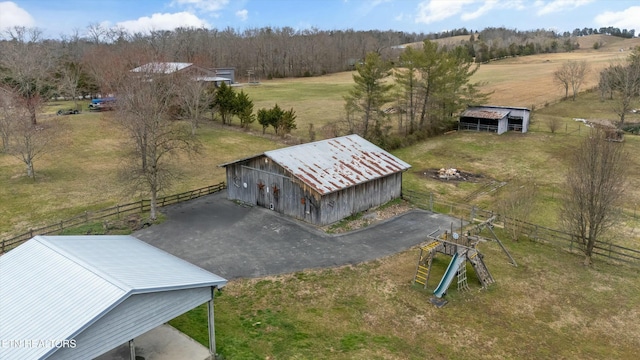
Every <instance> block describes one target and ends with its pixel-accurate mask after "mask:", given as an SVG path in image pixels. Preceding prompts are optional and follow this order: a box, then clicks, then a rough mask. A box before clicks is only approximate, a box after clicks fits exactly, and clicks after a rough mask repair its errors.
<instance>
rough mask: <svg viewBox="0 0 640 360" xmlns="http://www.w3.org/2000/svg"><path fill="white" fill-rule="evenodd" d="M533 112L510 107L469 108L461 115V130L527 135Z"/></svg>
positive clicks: (485, 106) (459, 123) (487, 106)
mask: <svg viewBox="0 0 640 360" xmlns="http://www.w3.org/2000/svg"><path fill="white" fill-rule="evenodd" d="M530 114H531V110H529V109H527V108H521V107H508V106H493V105H483V106H469V107H468V108H467V110H465V111H464V112H463V113H462V114H461V115H460V121H459V122H458V129H459V130H471V131H488V132H495V133H498V134H502V133H504V132H507V131H516V132H521V133H526V132H527V130H528V129H529V116H530Z"/></svg>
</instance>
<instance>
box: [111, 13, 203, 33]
mask: <svg viewBox="0 0 640 360" xmlns="http://www.w3.org/2000/svg"><path fill="white" fill-rule="evenodd" d="M116 26H119V27H122V28H124V29H125V30H127V31H129V32H148V31H150V30H173V29H175V28H177V27H195V28H201V27H205V28H206V27H210V25H209V24H208V23H207V22H206V21H204V20H202V19H200V18H198V17H197V16H195V15H193V14H191V13H188V12H185V11H183V12H179V13H174V14H169V13H165V14H158V13H156V14H153V15H151V17H148V16H143V17H141V18H138V19H137V20H128V21H122V22H119V23H117V24H116Z"/></svg>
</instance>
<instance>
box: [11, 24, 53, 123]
mask: <svg viewBox="0 0 640 360" xmlns="http://www.w3.org/2000/svg"><path fill="white" fill-rule="evenodd" d="M6 34H7V37H8V38H9V41H8V42H6V43H5V44H4V49H3V51H2V53H0V74H2V73H4V74H2V75H3V76H2V77H0V78H1V79H2V82H3V83H4V85H5V86H6V87H10V88H11V89H12V92H14V93H17V94H19V95H20V96H21V97H22V98H23V99H24V101H21V104H22V105H23V106H25V108H26V109H27V110H28V111H29V116H30V118H31V123H32V124H34V125H35V124H37V114H38V112H39V109H40V107H41V106H42V104H43V103H44V101H45V98H46V96H45V92H46V89H47V86H48V79H49V78H50V75H51V69H52V65H53V62H52V59H51V56H49V51H48V49H47V47H46V46H45V44H44V43H43V42H42V39H41V36H42V33H41V31H40V30H38V29H36V28H26V27H14V28H11V29H7V31H6Z"/></svg>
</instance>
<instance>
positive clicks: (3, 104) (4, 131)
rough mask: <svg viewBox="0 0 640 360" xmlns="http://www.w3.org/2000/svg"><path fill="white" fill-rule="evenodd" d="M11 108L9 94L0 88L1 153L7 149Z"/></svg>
mask: <svg viewBox="0 0 640 360" xmlns="http://www.w3.org/2000/svg"><path fill="white" fill-rule="evenodd" d="M13 108H14V105H13V99H12V96H11V92H10V91H8V90H6V89H4V88H1V87H0V139H2V151H3V152H6V151H7V150H8V149H9V136H10V135H11V119H12V115H13V114H12V112H13Z"/></svg>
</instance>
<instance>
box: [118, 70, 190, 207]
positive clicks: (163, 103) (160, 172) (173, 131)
mask: <svg viewBox="0 0 640 360" xmlns="http://www.w3.org/2000/svg"><path fill="white" fill-rule="evenodd" d="M151 76H153V78H150V77H133V76H131V75H130V76H129V78H128V81H123V82H122V83H121V85H120V87H119V88H118V105H117V107H116V109H117V113H116V116H115V117H114V118H115V121H116V122H117V123H118V124H119V125H120V127H121V128H122V129H124V131H125V132H126V134H127V135H128V138H127V142H128V144H129V148H130V152H129V155H128V157H127V165H126V166H125V168H124V169H123V170H124V171H123V175H124V177H125V178H126V179H127V180H129V181H130V182H131V185H133V186H134V188H135V189H137V190H142V191H145V192H148V193H149V195H150V197H151V211H150V218H151V220H156V218H157V207H158V205H157V197H158V193H159V192H161V191H162V190H164V189H165V188H167V187H168V186H170V184H171V181H172V180H173V179H174V178H175V177H176V176H177V174H176V173H175V172H174V171H173V166H172V165H173V164H172V159H174V158H175V156H176V155H178V154H179V153H183V152H185V153H189V154H191V153H192V152H194V151H197V148H198V145H199V143H198V141H197V139H196V138H194V137H193V136H192V135H191V131H190V126H189V125H188V124H186V123H185V122H182V121H175V120H172V119H171V114H170V113H171V110H170V108H171V106H173V105H175V103H176V102H177V101H178V95H179V93H180V92H181V88H180V86H179V84H181V83H182V82H181V81H179V80H177V79H175V78H174V76H173V75H156V76H154V75H151ZM176 76H177V75H176Z"/></svg>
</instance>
